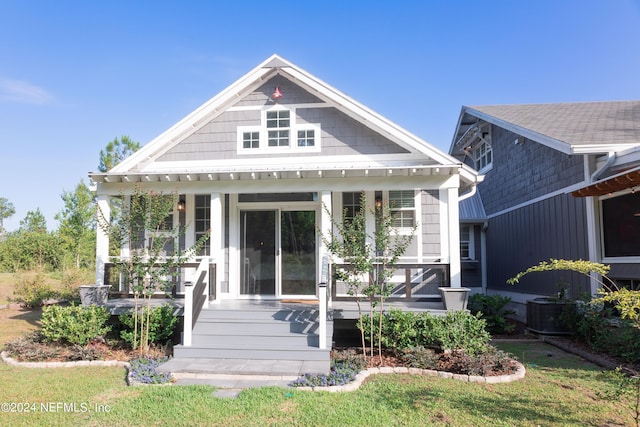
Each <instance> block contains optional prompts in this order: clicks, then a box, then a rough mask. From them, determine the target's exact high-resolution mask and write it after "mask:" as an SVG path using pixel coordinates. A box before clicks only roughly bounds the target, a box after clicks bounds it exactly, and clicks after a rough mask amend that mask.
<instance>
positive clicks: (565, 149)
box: [450, 101, 640, 316]
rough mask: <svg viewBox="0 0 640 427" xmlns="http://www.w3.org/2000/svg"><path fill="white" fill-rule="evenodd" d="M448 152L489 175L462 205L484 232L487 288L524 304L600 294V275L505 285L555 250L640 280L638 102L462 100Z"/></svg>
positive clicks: (624, 281)
mask: <svg viewBox="0 0 640 427" xmlns="http://www.w3.org/2000/svg"><path fill="white" fill-rule="evenodd" d="M450 153H451V154H452V155H453V156H454V157H456V158H457V159H459V160H460V161H463V162H464V163H465V164H467V165H469V166H472V167H474V168H475V169H476V170H478V172H479V173H480V174H482V175H484V180H483V182H482V183H481V184H479V185H478V188H477V194H476V195H474V196H473V197H471V198H469V199H468V200H466V201H465V202H463V203H462V204H461V208H460V210H461V223H462V224H463V227H464V224H465V223H466V222H468V223H470V224H472V225H473V227H470V228H471V229H472V230H473V231H474V232H478V231H479V232H480V233H481V236H480V237H479V238H477V237H476V241H480V248H479V249H480V252H479V253H480V254H486V258H485V259H483V260H482V261H483V262H480V263H479V266H480V268H481V272H480V273H479V275H480V277H483V278H482V286H483V287H484V288H485V289H486V291H487V292H488V293H500V294H504V295H508V296H511V297H512V298H513V300H514V301H515V302H518V303H524V302H526V300H528V299H532V298H534V297H540V296H549V295H554V294H558V293H559V292H560V293H563V294H566V293H567V292H568V293H570V296H572V297H578V296H580V295H582V294H594V293H595V292H596V287H597V283H596V281H595V280H593V281H591V280H589V279H588V278H586V277H583V276H581V275H579V274H575V273H566V272H553V273H536V274H532V275H529V276H525V277H524V278H523V280H522V281H521V282H520V284H517V285H515V286H511V285H508V284H506V282H505V281H506V280H507V279H508V278H510V277H512V276H514V275H515V274H516V273H518V272H519V271H522V270H524V269H526V268H527V267H529V266H531V265H534V264H537V263H539V262H540V261H544V260H548V259H550V258H564V259H585V260H591V261H596V262H602V263H605V264H610V265H611V273H610V275H609V276H610V277H612V278H614V279H616V280H617V281H618V282H619V283H620V284H621V285H626V286H632V287H635V288H637V287H638V284H639V283H640V244H638V242H640V194H638V193H636V191H635V190H636V186H640V101H620V102H588V103H559V104H539V105H496V106H475V107H466V106H465V107H462V110H461V113H460V117H459V120H458V125H457V128H456V130H455V133H454V138H453V142H452V145H451V149H450ZM474 206H475V207H474ZM480 206H481V207H482V208H483V209H484V212H482V209H481V208H480ZM483 214H484V215H485V216H484V218H483V217H482V215H483ZM474 217H475V218H474ZM463 235H464V232H463ZM462 240H464V239H463V238H462V237H461V241H462ZM475 249H476V250H475V252H476V253H478V248H477V247H476V248H475ZM471 258H472V257H471ZM463 259H464V254H463ZM463 265H464V263H463ZM483 265H484V266H485V267H484V268H482V266H483ZM463 271H464V267H463ZM477 275H478V273H476V276H477ZM463 277H464V275H463ZM519 314H520V316H523V314H524V311H523V310H520V313H519Z"/></svg>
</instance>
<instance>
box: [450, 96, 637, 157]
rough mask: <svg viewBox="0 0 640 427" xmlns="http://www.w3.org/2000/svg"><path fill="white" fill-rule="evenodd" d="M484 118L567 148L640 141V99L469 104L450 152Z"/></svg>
mask: <svg viewBox="0 0 640 427" xmlns="http://www.w3.org/2000/svg"><path fill="white" fill-rule="evenodd" d="M479 120H482V121H486V122H488V123H491V124H494V125H496V126H500V127H502V128H504V129H507V130H510V131H512V132H514V133H516V134H519V135H522V136H524V137H526V138H528V139H531V140H533V141H536V142H539V143H541V144H544V145H547V146H549V147H551V148H554V149H556V150H559V151H561V152H564V153H566V154H588V153H605V152H611V151H614V152H618V151H622V150H626V149H629V148H632V147H637V146H640V101H606V102H574V103H555V104H523V105H486V106H471V107H467V106H463V107H462V110H461V112H460V118H459V120H458V126H457V128H456V132H455V134H454V138H453V141H452V145H451V149H450V153H455V152H456V151H457V150H456V142H457V141H458V140H459V139H460V137H462V136H463V135H464V133H465V132H467V130H468V129H469V128H470V127H472V126H473V125H475V124H476V123H477V122H478V121H479Z"/></svg>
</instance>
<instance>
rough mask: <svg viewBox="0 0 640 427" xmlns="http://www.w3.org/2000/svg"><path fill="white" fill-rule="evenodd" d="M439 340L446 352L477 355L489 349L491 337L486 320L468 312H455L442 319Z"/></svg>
mask: <svg viewBox="0 0 640 427" xmlns="http://www.w3.org/2000/svg"><path fill="white" fill-rule="evenodd" d="M438 340H439V341H440V344H441V346H442V348H443V349H445V350H464V352H465V353H467V354H469V355H475V354H479V353H482V352H483V351H485V350H486V349H487V346H488V345H489V340H491V336H490V335H489V332H487V329H486V322H485V321H484V319H482V318H480V317H478V316H474V315H472V314H470V313H468V312H466V311H453V312H448V313H447V314H446V315H445V316H443V317H442V324H441V326H440V328H439V329H438Z"/></svg>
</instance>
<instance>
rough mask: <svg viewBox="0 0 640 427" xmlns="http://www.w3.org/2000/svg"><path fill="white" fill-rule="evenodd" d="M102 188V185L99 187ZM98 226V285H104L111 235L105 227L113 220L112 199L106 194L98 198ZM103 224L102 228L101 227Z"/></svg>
mask: <svg viewBox="0 0 640 427" xmlns="http://www.w3.org/2000/svg"><path fill="white" fill-rule="evenodd" d="M98 188H100V185H98ZM96 203H97V206H98V225H97V226H96V285H104V284H105V283H104V273H105V265H106V263H108V262H109V233H108V232H107V231H106V230H105V229H104V227H105V226H106V225H107V224H109V221H110V219H111V198H110V197H109V196H107V195H105V194H100V195H99V196H98V197H97V201H96ZM101 224H102V226H101Z"/></svg>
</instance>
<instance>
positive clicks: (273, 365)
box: [157, 357, 330, 382]
mask: <svg viewBox="0 0 640 427" xmlns="http://www.w3.org/2000/svg"><path fill="white" fill-rule="evenodd" d="M329 363H330V362H329V360H328V359H327V360H321V361H300V360H281V359H251V358H249V359H224V358H205V357H199V358H180V357H174V358H173V359H171V360H169V361H168V362H166V363H164V364H163V365H161V366H159V367H158V368H157V369H158V371H160V372H171V373H172V374H173V377H174V378H175V379H177V380H181V379H216V380H231V379H238V378H241V379H254V380H277V381H287V382H291V381H293V380H295V379H296V378H298V377H299V376H301V375H303V374H306V373H314V374H321V373H328V372H329ZM231 377H238V378H231Z"/></svg>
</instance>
